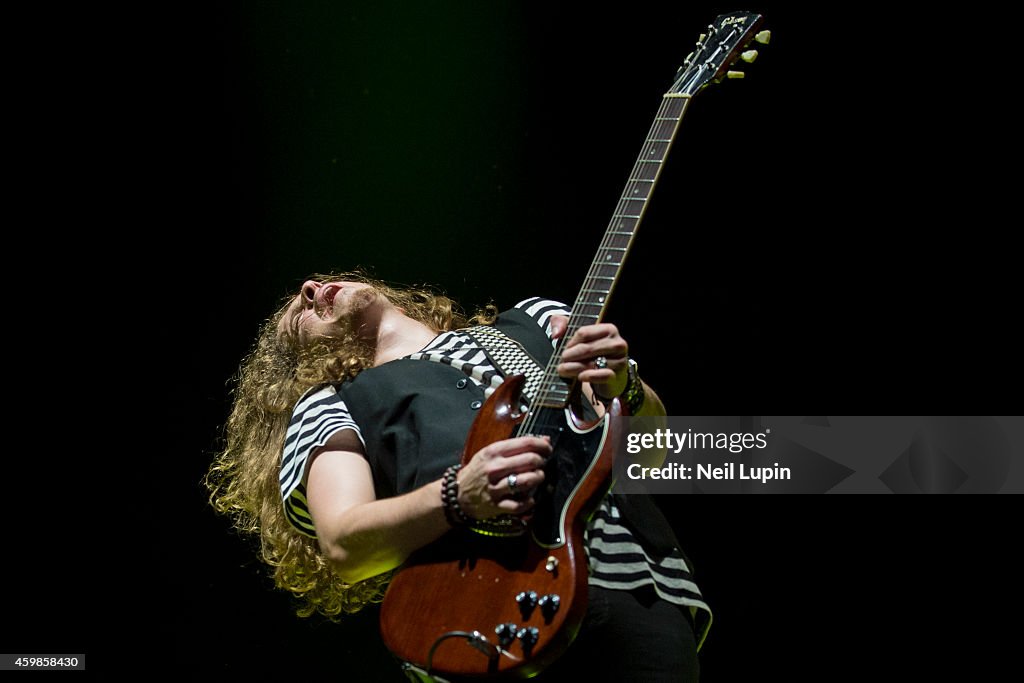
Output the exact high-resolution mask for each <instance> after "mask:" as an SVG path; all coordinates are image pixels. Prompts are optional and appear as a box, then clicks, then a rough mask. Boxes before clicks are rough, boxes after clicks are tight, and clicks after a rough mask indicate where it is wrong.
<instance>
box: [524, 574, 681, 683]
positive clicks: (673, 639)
mask: <svg viewBox="0 0 1024 683" xmlns="http://www.w3.org/2000/svg"><path fill="white" fill-rule="evenodd" d="M588 590H589V593H590V597H589V600H588V608H587V616H586V619H585V620H584V621H583V625H582V626H581V627H580V632H579V634H578V635H577V636H576V640H574V641H573V643H572V645H571V646H570V647H569V649H568V650H566V652H565V654H564V655H562V657H561V658H559V659H558V660H557V661H556V662H555V663H553V664H552V665H551V666H549V667H548V668H547V669H545V670H544V671H543V672H542V673H541V674H540V676H538V677H537V678H534V679H531V680H532V681H538V682H540V681H543V682H544V683H557V682H558V681H571V680H581V681H587V682H588V683H592V682H595V681H608V682H611V681H642V682H643V683H696V681H697V680H698V679H699V678H700V664H699V662H698V660H697V641H696V638H695V637H694V633H693V623H692V621H691V619H690V613H689V611H688V610H687V609H686V608H681V607H679V606H677V605H673V604H671V603H668V602H665V601H664V600H660V599H658V597H657V594H655V592H654V589H653V588H650V587H645V588H641V589H639V590H636V591H616V590H607V589H604V588H598V587H596V586H590V587H589V588H588Z"/></svg>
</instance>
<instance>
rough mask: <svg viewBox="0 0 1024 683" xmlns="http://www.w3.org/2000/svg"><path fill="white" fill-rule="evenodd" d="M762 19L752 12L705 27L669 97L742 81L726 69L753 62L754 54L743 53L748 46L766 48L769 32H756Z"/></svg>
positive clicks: (719, 19) (723, 17) (740, 74)
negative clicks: (726, 81) (725, 80)
mask: <svg viewBox="0 0 1024 683" xmlns="http://www.w3.org/2000/svg"><path fill="white" fill-rule="evenodd" d="M763 19H764V17H762V16H761V15H760V14H755V13H753V12H731V13H729V14H722V15H720V16H718V17H717V18H716V19H715V20H714V21H713V22H712V23H711V24H709V25H708V28H707V31H706V32H705V33H702V34H700V37H699V38H698V39H697V45H696V46H695V47H694V50H693V52H691V53H690V54H689V55H687V57H686V61H684V62H683V65H682V66H681V67H679V71H678V72H676V80H675V83H673V84H672V87H671V88H669V93H679V94H683V95H695V94H697V93H698V92H700V91H701V90H703V89H704V88H705V87H706V86H707V85H709V84H710V83H718V82H719V81H721V80H722V79H723V78H742V77H743V72H742V71H730V69H729V68H730V67H731V66H732V65H733V64H734V63H735V62H736V61H737V60H740V59H742V60H743V61H745V62H753V61H754V60H755V59H756V58H757V50H747V49H746V48H747V46H748V45H749V44H750V43H751V42H754V41H756V42H758V43H760V44H762V45H767V44H768V40H769V39H770V38H771V34H770V32H768V31H760V32H759V31H758V29H759V28H760V27H761V23H762V21H763Z"/></svg>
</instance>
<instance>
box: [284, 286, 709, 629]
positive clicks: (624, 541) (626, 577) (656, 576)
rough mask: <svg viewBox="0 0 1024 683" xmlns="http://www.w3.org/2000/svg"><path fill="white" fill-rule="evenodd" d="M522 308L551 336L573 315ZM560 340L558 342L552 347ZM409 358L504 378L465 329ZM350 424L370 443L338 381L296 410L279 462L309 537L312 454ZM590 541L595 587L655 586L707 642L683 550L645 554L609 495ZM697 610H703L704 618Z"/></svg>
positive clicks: (545, 303) (296, 518)
mask: <svg viewBox="0 0 1024 683" xmlns="http://www.w3.org/2000/svg"><path fill="white" fill-rule="evenodd" d="M516 308H518V309H520V310H522V311H524V312H526V314H527V315H529V316H530V317H531V318H532V319H533V320H534V321H536V323H537V324H538V325H539V326H540V327H542V328H543V329H544V330H545V332H546V333H547V335H548V337H551V326H550V320H551V317H552V316H555V315H564V316H568V315H569V313H570V311H569V308H568V307H567V306H565V304H562V303H560V302H557V301H552V300H550V299H541V298H538V297H533V298H530V299H526V300H524V301H521V302H519V303H518V304H516ZM554 343H555V342H554V341H552V345H554ZM408 358H412V359H415V360H426V361H432V362H436V363H444V364H446V365H450V366H452V367H453V368H456V369H458V370H460V371H462V372H463V373H464V374H465V375H466V376H467V377H469V379H470V380H471V381H473V382H474V383H476V384H477V385H478V386H480V387H482V388H483V389H484V395H485V396H490V395H491V394H492V393H493V392H494V390H495V389H496V388H497V387H498V386H499V385H500V384H501V382H502V381H503V379H504V378H503V377H502V375H501V373H500V372H499V371H498V369H497V368H495V367H494V365H493V364H492V363H491V361H490V359H489V358H488V357H487V354H485V353H484V350H483V349H482V348H481V347H480V346H479V345H478V343H477V342H476V341H475V340H474V339H473V338H472V337H470V336H469V335H468V334H466V333H465V332H463V331H460V330H454V331H451V332H442V333H441V334H439V335H438V336H437V337H435V338H434V339H433V340H432V341H431V342H430V343H429V344H427V345H426V346H425V347H424V348H422V349H421V350H420V351H417V352H416V353H413V354H411V355H410V356H408ZM344 429H351V430H352V431H354V432H355V434H356V436H358V438H359V440H360V442H362V443H363V446H364V447H365V445H366V443H365V441H364V440H363V436H362V433H361V432H360V429H359V425H358V424H356V422H355V421H354V420H353V419H352V416H351V414H350V413H349V410H348V408H347V407H346V406H345V402H344V400H342V398H341V397H340V396H339V395H338V392H337V389H336V387H334V386H333V385H328V386H324V387H314V388H313V389H311V390H310V391H308V392H306V394H304V395H303V396H302V398H301V399H300V400H299V402H298V403H297V404H296V406H295V408H294V409H293V411H292V419H291V423H290V424H289V426H288V432H287V435H286V437H285V445H284V452H283V454H282V461H281V471H280V483H281V495H282V499H283V501H284V509H285V514H286V515H287V517H288V520H289V521H290V522H291V524H292V525H293V526H294V527H295V528H296V529H297V530H298V531H300V532H301V533H303V534H306V535H308V536H312V537H315V536H316V530H315V528H314V526H313V520H312V518H311V517H310V514H309V509H308V507H307V504H306V488H305V482H304V479H305V474H306V466H307V464H308V462H309V457H310V455H311V454H312V453H313V451H315V450H316V449H317V448H319V447H320V446H323V445H324V444H326V443H327V441H328V440H329V439H330V437H331V436H332V435H334V434H335V433H337V432H339V431H341V430H344ZM585 538H586V544H585V546H586V549H587V555H588V558H589V561H590V579H589V580H590V583H591V584H592V585H596V586H601V587H603V588H610V589H614V590H632V589H635V588H639V587H641V586H651V587H652V588H653V589H654V590H655V591H656V592H657V593H658V595H659V596H661V597H662V598H663V599H664V600H667V601H668V602H671V603H674V604H677V605H681V606H684V607H687V608H689V610H690V612H691V614H692V615H693V616H694V617H695V623H696V624H697V626H698V628H697V642H698V645H700V644H702V643H703V639H704V636H705V635H706V633H707V628H708V626H710V623H711V611H710V609H709V608H708V606H707V604H706V603H705V602H704V599H703V597H702V596H701V593H700V589H699V588H698V587H697V585H696V583H694V581H693V577H692V575H691V571H690V567H688V566H687V563H686V560H685V559H684V558H683V556H682V555H674V556H673V555H670V556H668V557H665V558H652V557H650V556H649V555H647V554H646V553H645V552H644V550H643V548H642V547H641V546H640V544H639V543H637V542H636V539H635V538H634V537H633V534H632V533H631V532H630V530H629V529H628V528H627V527H626V526H624V525H623V524H622V523H621V519H620V517H619V511H618V508H617V507H616V506H615V504H614V501H613V499H612V497H611V496H605V498H604V500H602V502H601V505H600V507H599V508H598V510H597V511H596V512H595V514H594V515H593V517H592V518H591V520H590V522H589V524H588V526H587V530H586V536H585ZM698 612H700V613H702V614H701V615H700V618H698Z"/></svg>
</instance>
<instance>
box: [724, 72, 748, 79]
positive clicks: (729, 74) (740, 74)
mask: <svg viewBox="0 0 1024 683" xmlns="http://www.w3.org/2000/svg"><path fill="white" fill-rule="evenodd" d="M745 75H746V74H744V73H743V72H742V71H726V72H725V77H726V78H743V77H744V76H745Z"/></svg>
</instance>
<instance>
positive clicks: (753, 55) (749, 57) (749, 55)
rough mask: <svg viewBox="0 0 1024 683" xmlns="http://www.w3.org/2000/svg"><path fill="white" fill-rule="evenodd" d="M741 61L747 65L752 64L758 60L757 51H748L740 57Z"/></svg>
mask: <svg viewBox="0 0 1024 683" xmlns="http://www.w3.org/2000/svg"><path fill="white" fill-rule="evenodd" d="M740 59H742V60H743V61H744V62H746V63H747V64H750V63H752V62H753V61H754V60H755V59H757V50H747V51H746V52H744V53H743V54H741V55H740Z"/></svg>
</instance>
